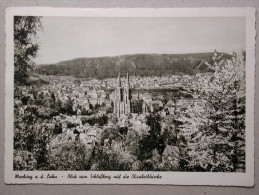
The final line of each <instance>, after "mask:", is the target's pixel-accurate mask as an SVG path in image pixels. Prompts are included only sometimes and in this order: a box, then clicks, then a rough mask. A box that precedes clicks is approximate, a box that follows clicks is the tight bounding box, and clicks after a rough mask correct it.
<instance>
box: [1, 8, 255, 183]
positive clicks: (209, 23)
mask: <svg viewBox="0 0 259 195" xmlns="http://www.w3.org/2000/svg"><path fill="white" fill-rule="evenodd" d="M254 71H255V9H253V8H177V9H171V8H170V9H166V8H163V9H142V8H141V9H124V8H123V9H120V8H116V9H113V8H112V9H72V8H40V7H37V8H36V7H23V8H21V7H20V8H19V7H17V8H15V7H14V8H7V9H6V81H5V82H6V85H5V105H6V107H5V182H6V183H8V184H28V183H44V184H169V185H222V186H253V185H254V86H255V85H254V77H255V72H254Z"/></svg>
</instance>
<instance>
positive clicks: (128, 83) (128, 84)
mask: <svg viewBox="0 0 259 195" xmlns="http://www.w3.org/2000/svg"><path fill="white" fill-rule="evenodd" d="M127 87H128V88H130V82H129V72H127Z"/></svg>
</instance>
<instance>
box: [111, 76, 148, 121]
mask: <svg viewBox="0 0 259 195" xmlns="http://www.w3.org/2000/svg"><path fill="white" fill-rule="evenodd" d="M131 93H132V91H131V88H130V82H129V74H128V73H127V78H126V85H125V86H124V87H122V85H121V78H120V74H119V75H118V81H117V88H116V89H115V93H114V98H113V102H114V108H113V113H114V114H115V115H116V116H117V117H120V116H121V115H128V114H130V113H138V114H140V113H147V112H148V110H149V109H148V107H147V104H146V102H145V101H144V100H139V98H138V99H137V100H132V96H131Z"/></svg>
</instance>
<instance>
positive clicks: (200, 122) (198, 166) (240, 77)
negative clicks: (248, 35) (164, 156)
mask: <svg viewBox="0 0 259 195" xmlns="http://www.w3.org/2000/svg"><path fill="white" fill-rule="evenodd" d="M213 60H214V64H213V65H209V67H210V68H211V69H212V70H213V71H214V73H213V74H212V76H211V77H209V78H206V79H204V80H202V81H201V82H197V83H196V84H195V85H194V86H193V87H194V89H195V90H194V91H195V92H194V94H193V95H194V96H195V97H197V98H198V99H200V100H201V101H202V103H201V104H200V105H198V104H195V105H194V106H193V107H189V108H188V109H187V110H186V111H185V113H183V115H182V116H181V117H180V118H179V120H181V121H182V122H183V125H182V126H181V128H180V134H181V135H182V136H184V137H185V139H186V140H187V143H188V144H187V145H188V148H187V150H188V156H187V157H186V160H187V161H188V162H189V163H188V167H189V168H190V170H193V171H228V172H230V171H241V172H244V171H245V62H244V58H243V57H242V56H236V55H234V56H233V59H232V60H227V61H226V60H221V56H219V55H218V54H217V53H215V55H214V58H213Z"/></svg>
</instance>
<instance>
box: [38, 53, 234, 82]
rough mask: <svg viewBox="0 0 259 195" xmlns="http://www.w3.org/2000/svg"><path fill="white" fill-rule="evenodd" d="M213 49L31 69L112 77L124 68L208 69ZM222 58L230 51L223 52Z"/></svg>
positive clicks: (151, 71)
mask: <svg viewBox="0 0 259 195" xmlns="http://www.w3.org/2000/svg"><path fill="white" fill-rule="evenodd" d="M212 57H213V53H195V54H134V55H121V56H112V57H94V58H76V59H72V60H67V61H63V62H59V63H56V64H47V65H46V64H45V65H38V66H37V67H36V69H35V70H34V71H35V73H37V74H42V75H64V76H76V77H81V78H99V79H103V78H111V77H117V75H118V73H119V72H120V73H121V75H122V76H124V75H126V73H127V71H128V72H129V74H130V75H136V76H161V75H173V74H190V75H191V74H196V73H199V72H208V71H210V70H209V69H208V67H207V65H206V64H205V62H209V63H212ZM224 58H225V59H229V58H231V55H229V54H224Z"/></svg>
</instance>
